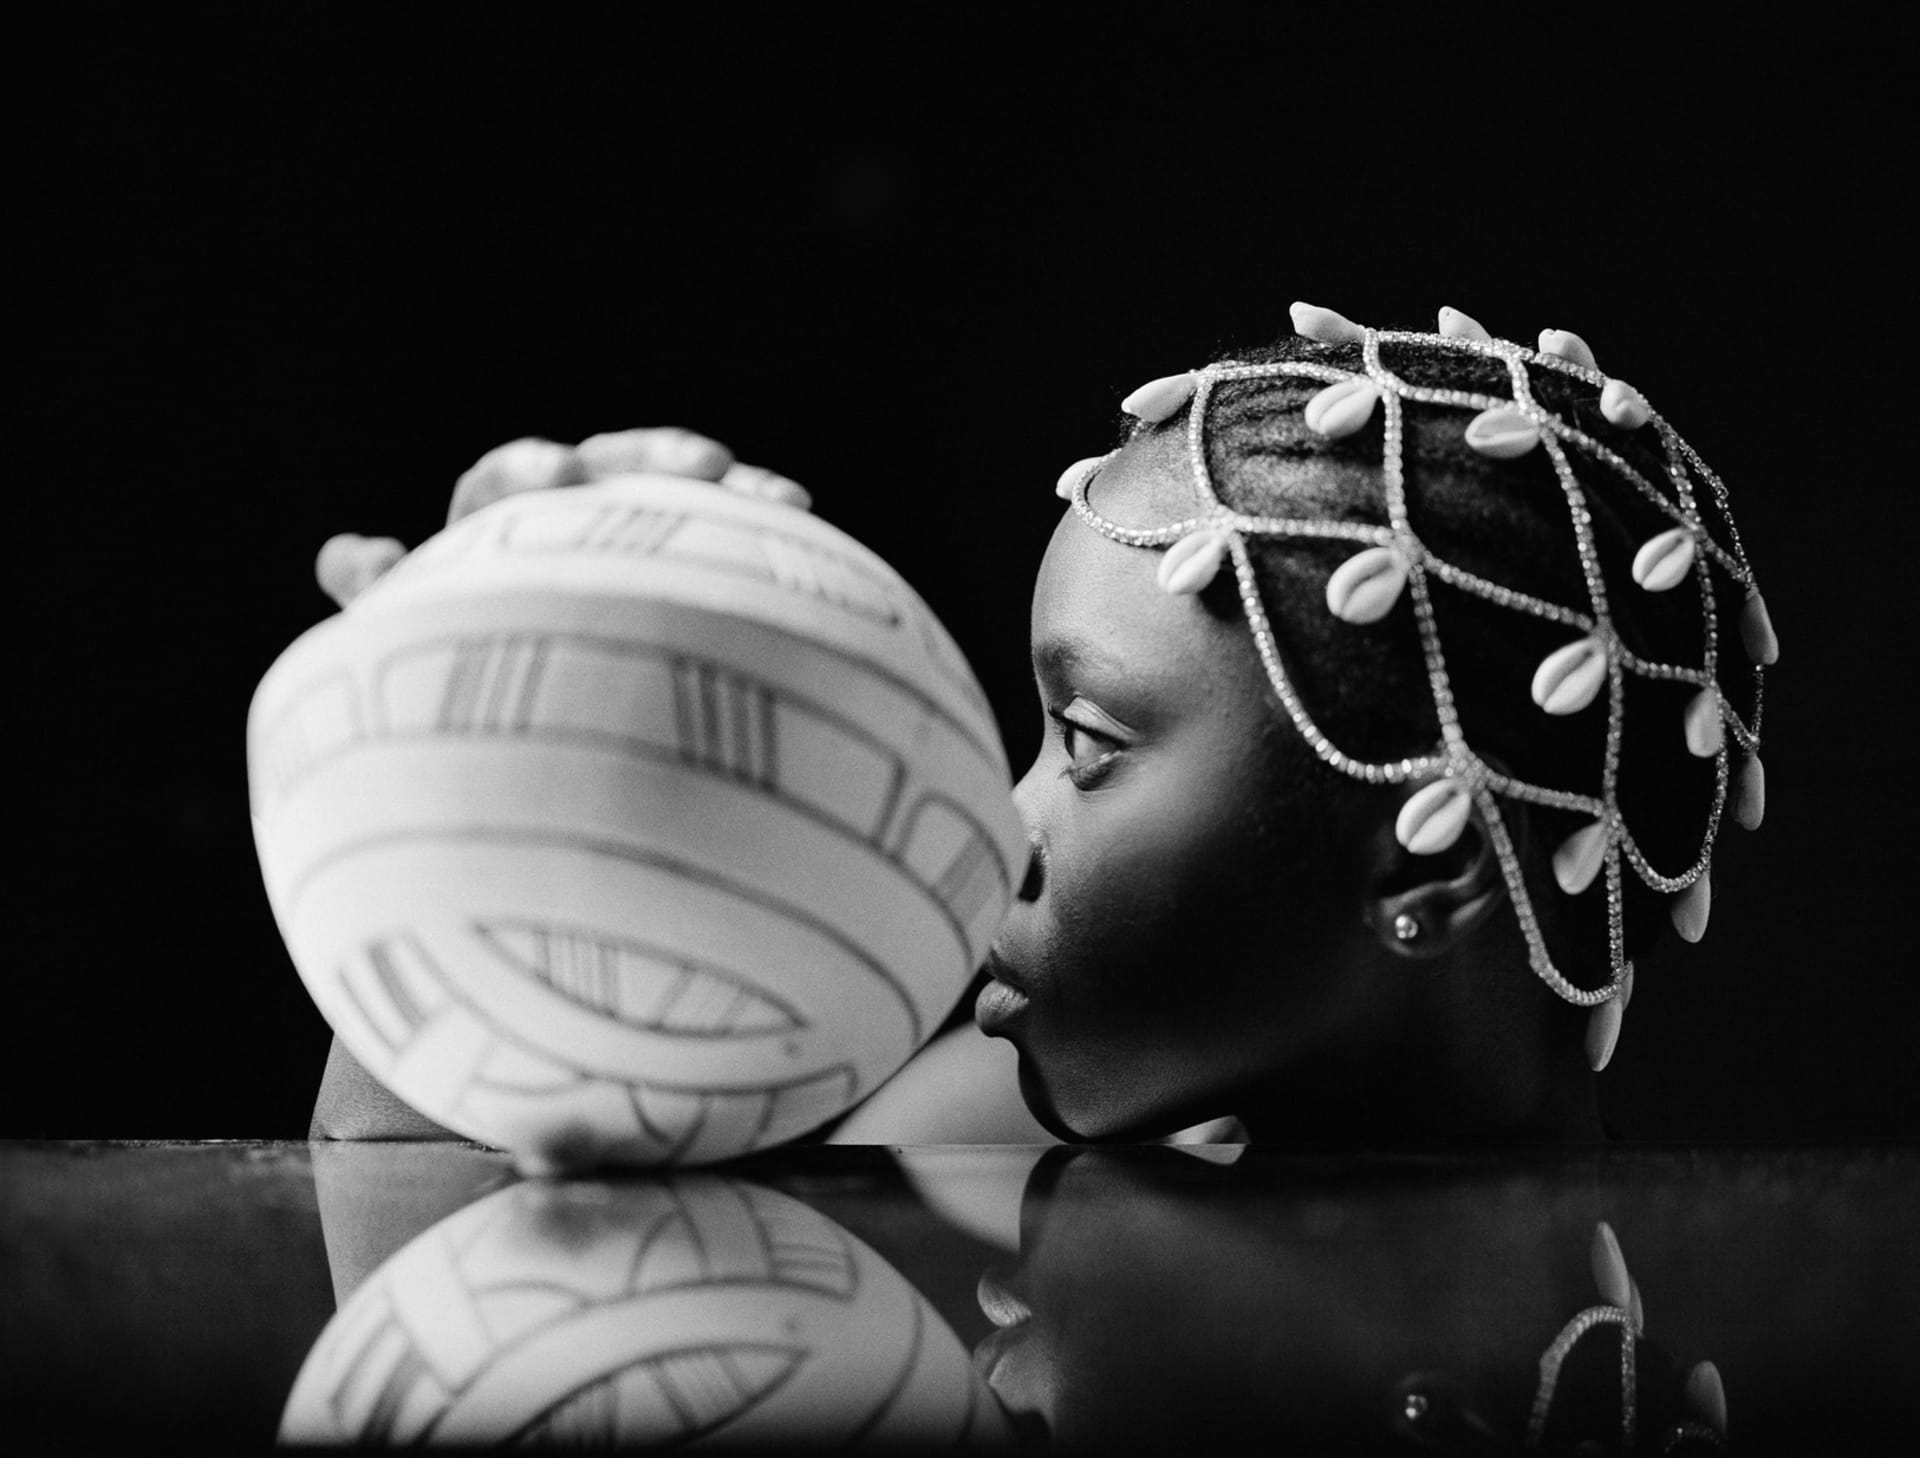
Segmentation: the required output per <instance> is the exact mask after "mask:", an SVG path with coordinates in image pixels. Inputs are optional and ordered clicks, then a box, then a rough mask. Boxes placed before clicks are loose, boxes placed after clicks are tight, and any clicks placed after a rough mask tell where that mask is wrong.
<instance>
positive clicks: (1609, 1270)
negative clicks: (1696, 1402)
mask: <svg viewBox="0 0 1920 1458" xmlns="http://www.w3.org/2000/svg"><path fill="white" fill-rule="evenodd" d="M1614 1001H1615V1002H1618V1001H1619V999H1618V998H1615V999H1614ZM1606 1006H1608V1004H1606V1003H1604V1002H1602V1003H1596V1004H1595V1005H1594V1008H1595V1011H1598V1010H1599V1009H1600V1008H1603V1007H1606ZM1587 1260H1588V1264H1589V1265H1590V1266H1591V1267H1592V1269H1593V1284H1594V1287H1595V1289H1597V1290H1598V1291H1599V1292H1600V1299H1601V1300H1602V1301H1604V1302H1606V1303H1607V1305H1609V1306H1625V1305H1627V1304H1628V1303H1629V1302H1630V1301H1631V1300H1632V1299H1633V1278H1632V1277H1631V1276H1629V1275H1628V1274H1627V1257H1626V1253H1625V1252H1624V1251H1622V1250H1621V1249H1620V1237H1619V1236H1617V1235H1615V1234H1614V1233H1613V1227H1612V1226H1611V1225H1609V1224H1607V1222H1606V1221H1604V1220H1602V1221H1600V1222H1599V1223H1598V1224H1596V1225H1595V1226H1594V1227H1593V1243H1592V1245H1590V1246H1589V1247H1588V1248H1587Z"/></svg>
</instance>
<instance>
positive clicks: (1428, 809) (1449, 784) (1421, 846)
mask: <svg viewBox="0 0 1920 1458" xmlns="http://www.w3.org/2000/svg"><path fill="white" fill-rule="evenodd" d="M1472 813H1473V796H1472V795H1471V794H1470V793H1469V792H1468V790H1467V787H1466V786H1465V785H1463V784H1461V783H1460V781H1458V780H1456V779H1451V778H1449V779H1440V780H1435V781H1434V782H1433V783H1432V784H1430V785H1426V786H1424V787H1422V788H1421V789H1419V790H1416V791H1414V793H1413V794H1412V795H1410V796H1408V798H1407V803H1406V804H1404V805H1402V806H1401V807H1400V814H1399V815H1398V817H1396V818H1395V820H1394V822H1393V834H1394V838H1395V839H1397V840H1398V841H1399V842H1400V844H1401V845H1403V846H1405V847H1406V848H1407V849H1408V850H1409V851H1411V852H1412V853H1413V854H1414V855H1416V856H1432V855H1438V854H1439V853H1440V852H1441V851H1443V850H1445V849H1447V847H1449V846H1451V845H1452V844H1453V843H1454V842H1455V841H1456V840H1458V839H1460V832H1461V831H1463V830H1465V829H1466V828H1467V817H1468V816H1470V815H1471V814H1472Z"/></svg>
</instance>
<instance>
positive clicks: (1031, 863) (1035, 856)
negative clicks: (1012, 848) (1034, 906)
mask: <svg viewBox="0 0 1920 1458" xmlns="http://www.w3.org/2000/svg"><path fill="white" fill-rule="evenodd" d="M1046 879H1047V853H1046V851H1045V850H1044V849H1043V848H1042V847H1041V845H1040V842H1039V841H1035V842H1034V843H1033V845H1032V848H1031V849H1030V850H1029V852H1028V855H1027V874H1026V875H1025V876H1023V877H1022V878H1021V881H1020V899H1021V900H1022V901H1038V900H1039V899H1040V887H1041V886H1042V885H1043V884H1044V883H1045V881H1046Z"/></svg>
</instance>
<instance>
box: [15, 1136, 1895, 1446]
mask: <svg viewBox="0 0 1920 1458" xmlns="http://www.w3.org/2000/svg"><path fill="white" fill-rule="evenodd" d="M1603 1222H1604V1224H1605V1227H1606V1229H1607V1230H1608V1231H1611V1232H1612V1233H1613V1236H1614V1240H1615V1242H1616V1243H1617V1246H1618V1248H1619V1251H1620V1254H1621V1256H1622V1257H1623V1262H1624V1266H1625V1268H1626V1269H1627V1270H1628V1271H1629V1272H1630V1280H1631V1288H1632V1289H1631V1293H1630V1296H1629V1299H1628V1301H1627V1302H1625V1303H1622V1304H1620V1305H1619V1306H1618V1307H1615V1306H1613V1305H1611V1304H1610V1303H1609V1301H1608V1300H1607V1290H1606V1283H1607V1281H1608V1280H1609V1278H1610V1277H1609V1272H1610V1270H1611V1269H1612V1267H1611V1266H1610V1265H1609V1263H1608V1260H1607V1258H1606V1257H1605V1255H1604V1254H1603V1255H1602V1256H1601V1257H1600V1258H1599V1259H1598V1260H1597V1261H1596V1257H1595V1254H1594V1251H1595V1246H1596V1242H1597V1241H1598V1243H1599V1244H1601V1245H1602V1246H1603V1247H1604V1244H1605V1236H1604V1235H1599V1234H1597V1232H1599V1229H1600V1226H1601V1224H1602V1223H1603ZM1917 1229H1920V1155H1917V1154H1916V1151H1915V1150H1914V1149H1912V1148H1909V1147H1870V1148H1754V1147H1742V1148H1723V1149H1644V1148H1611V1149H1606V1150H1602V1151H1598V1152H1582V1153H1554V1154H1547V1153H1530V1152H1524V1151H1523V1152H1517V1153H1515V1152H1503V1153H1497V1154H1496V1153H1488V1152H1462V1153H1427V1154H1402V1155H1394V1154H1365V1155H1361V1154H1355V1155H1338V1154H1328V1153H1312V1154H1303V1153H1298V1152H1292V1151H1287V1150H1283V1149H1276V1148H1266V1147H1254V1148H1251V1149H1245V1150H1241V1149H1237V1148H1230V1147H1202V1148H1199V1149H1197V1150H1191V1149H1188V1150H1180V1149H1168V1148H1152V1147H1149V1148H1135V1149H1120V1150H1092V1149H1066V1148H1056V1149H1053V1150H1043V1149H1038V1148H1033V1149H1029V1148H1015V1147H972V1148H964V1147H953V1148H915V1149H885V1148H845V1147H830V1146H804V1147H794V1148H790V1149H787V1150H783V1151H775V1152H772V1153H770V1154H767V1155H764V1156H760V1157H756V1158H754V1159H750V1160H747V1161H742V1162H739V1163H736V1164H731V1165H728V1166H726V1167H724V1168H722V1169H717V1170H703V1171H689V1172H682V1173H676V1174H671V1175H644V1174H634V1175H624V1176H621V1177H619V1178H613V1179H579V1180H566V1181H539V1180H532V1181H530V1180H522V1179H520V1178H518V1177H517V1176H516V1175H515V1173H514V1172H513V1169H512V1167H511V1165H510V1164H509V1163H508V1161H507V1160H506V1158H505V1157H504V1156H502V1155H500V1154H497V1153H495V1152H492V1151H489V1150H485V1149H481V1148H478V1147H475V1146H471V1145H464V1144H453V1143H441V1144H426V1143H416V1144H402V1143H388V1144H382V1143H364V1144H321V1143H316V1144H303V1143H285V1144H259V1143H216V1144H138V1145H134V1144H12V1145H4V1146H0V1321H3V1322H4V1353H3V1354H0V1381H4V1384H5V1404H6V1406H5V1411H4V1413H0V1435H10V1436H11V1439H12V1440H15V1441H17V1440H19V1439H21V1438H26V1439H29V1440H32V1442H34V1443H36V1444H39V1445H63V1444H64V1443H66V1442H67V1441H69V1440H90V1441H119V1440H127V1439H132V1440H137V1441H141V1442H152V1441H154V1439H155V1437H156V1435H160V1434H181V1433H187V1434H192V1435H194V1436H195V1437H197V1438H200V1439H203V1440H205V1439H215V1440H224V1441H230V1442H235V1443H241V1444H257V1445H261V1446H265V1445H267V1444H270V1443H272V1442H273V1441H274V1440H275V1438H276V1436H278V1437H281V1438H287V1439H299V1440H317V1441H348V1440H351V1441H369V1440H370V1441H375V1442H411V1441H418V1440H423V1439H424V1440H432V1441H439V1442H495V1441H500V1440H517V1441H557V1442H568V1443H576V1442H592V1443H596V1444H604V1443H608V1442H615V1443H624V1444H633V1445H639V1446H661V1447H675V1448H679V1447H685V1446H688V1445H692V1446H694V1447H696V1448H697V1447H700V1446H704V1445H716V1446H727V1445H730V1444H732V1445H741V1446H748V1447H756V1446H757V1447H766V1448H778V1447H781V1446H783V1445H786V1444H789V1443H798V1442H815V1443H818V1442H826V1443H831V1444H834V1445H842V1444H851V1445H852V1446H854V1447H864V1448H869V1449H877V1450H883V1451H885V1450H894V1449H902V1448H921V1447H951V1446H956V1445H958V1446H969V1447H972V1446H985V1447H996V1446H1005V1447H1010V1448H1015V1449H1018V1448H1027V1449H1035V1448H1041V1447H1047V1446H1055V1447H1061V1448H1066V1449H1077V1450H1082V1451H1109V1450H1112V1449H1115V1448H1119V1447H1150V1448H1153V1449H1155V1450H1158V1451H1182V1450H1191V1451H1210V1450H1212V1449H1213V1448H1216V1447H1218V1446H1219V1445H1220V1444H1221V1443H1222V1442H1223V1441H1224V1440H1244V1439H1249V1438H1257V1439H1260V1440H1261V1441H1262V1443H1263V1445H1264V1446H1267V1447H1268V1448H1269V1449H1271V1446H1272V1444H1273V1443H1275V1442H1277V1441H1278V1440H1280V1439H1282V1438H1292V1439H1298V1440H1301V1447H1302V1449H1303V1450H1304V1451H1315V1452H1342V1451H1357V1452H1370V1451H1397V1450H1399V1449H1402V1448H1404V1449H1405V1450H1406V1451H1423V1450H1431V1449H1434V1448H1438V1449H1440V1450H1441V1451H1446V1450H1448V1447H1449V1445H1452V1446H1454V1447H1455V1448H1457V1449H1458V1450H1460V1451H1483V1450H1484V1451H1504V1450H1520V1449H1523V1448H1524V1447H1525V1446H1526V1443H1527V1441H1528V1437H1529V1432H1530V1429H1531V1430H1535V1431H1537V1434H1538V1436H1539V1438H1540V1440H1541V1443H1542V1445H1543V1447H1544V1449H1545V1450H1546V1451H1568V1452H1571V1451H1574V1450H1575V1449H1576V1448H1577V1446H1578V1445H1579V1444H1580V1443H1581V1442H1591V1443H1597V1444H1598V1445H1599V1446H1598V1447H1597V1448H1592V1449H1589V1450H1587V1451H1595V1452H1615V1451H1621V1450H1622V1449H1623V1446H1624V1444H1625V1442H1626V1441H1627V1440H1628V1439H1630V1440H1631V1442H1632V1444H1633V1449H1632V1450H1633V1451H1636V1452H1661V1451H1712V1450H1713V1448H1712V1445H1710V1444H1709V1443H1708V1442H1707V1440H1706V1435H1704V1434H1702V1435H1700V1437H1699V1441H1698V1443H1697V1445H1696V1446H1692V1447H1689V1446H1686V1445H1680V1446H1676V1447H1673V1448H1671V1449H1668V1448H1667V1447H1666V1445H1667V1443H1668V1442H1669V1440H1670V1439H1673V1438H1674V1437H1675V1436H1676V1435H1677V1434H1679V1433H1681V1432H1683V1431H1693V1432H1695V1433H1699V1429H1698V1426H1697V1424H1698V1422H1699V1420H1700V1413H1701V1404H1700V1400H1699V1398H1698V1397H1697V1395H1696V1397H1694V1398H1693V1399H1689V1398H1688V1397H1687V1396H1686V1386H1687V1375H1688V1373H1689V1371H1690V1370H1691V1369H1692V1367H1693V1365H1694V1364H1695V1363H1697V1362H1698V1361H1700V1360H1701V1359H1703V1358H1709V1359H1711V1360H1712V1361H1713V1363H1714V1364H1715V1367H1716V1369H1717V1371H1718V1373H1719V1374H1720V1376H1721V1379H1722V1384H1723V1388H1724V1392H1725V1394H1726V1405H1727V1414H1728V1420H1729V1421H1728V1435H1729V1438H1730V1447H1731V1449H1732V1450H1733V1451H1740V1452H1757V1453H1765V1452H1782V1453H1787V1452H1792V1453H1835V1452H1861V1451H1874V1449H1875V1445H1876V1444H1878V1443H1880V1442H1883V1441H1893V1442H1896V1443H1898V1442H1899V1439H1900V1437H1901V1435H1904V1434H1905V1433H1906V1431H1907V1430H1908V1429H1910V1428H1913V1427H1915V1426H1917V1425H1920V1412H1916V1411H1915V1410H1914V1409H1913V1408H1912V1406H1911V1404H1910V1401H1909V1399H1910V1396H1911V1394H1912V1391H1913V1388H1914V1383H1915V1378H1916V1376H1917V1375H1920V1236H1917V1235H1916V1230H1917ZM1622 1289H1623V1290H1624V1289H1625V1288H1622ZM1593 1309H1598V1310H1600V1311H1601V1312H1603V1313H1606V1312H1616V1313H1617V1314H1618V1315H1620V1316H1624V1317H1625V1319H1626V1320H1627V1321H1628V1322H1631V1321H1632V1320H1633V1319H1634V1318H1635V1317H1637V1318H1638V1319H1639V1322H1640V1332H1641V1335H1640V1338H1639V1339H1638V1340H1636V1341H1632V1342H1624V1341H1623V1333H1624V1332H1625V1330H1626V1329H1627V1328H1626V1327H1625V1326H1623V1325H1622V1324H1620V1321H1618V1320H1616V1319H1613V1318H1610V1317H1608V1316H1606V1315H1604V1314H1603V1315H1602V1316H1601V1317H1600V1318H1599V1319H1598V1320H1597V1321H1595V1322H1594V1324H1593V1325H1592V1329H1591V1330H1584V1331H1583V1330H1581V1329H1580V1322H1579V1320H1578V1319H1579V1318H1580V1316H1581V1313H1582V1312H1583V1311H1589V1310H1593ZM1589 1320H1593V1319H1592V1318H1589ZM1556 1343H1558V1344H1559V1346H1561V1347H1564V1348H1565V1351H1564V1355H1563V1356H1562V1357H1560V1358H1559V1359H1558V1360H1555V1359H1553V1358H1551V1357H1549V1353H1550V1352H1552V1351H1554V1350H1555V1348H1556ZM1543 1357H1547V1358H1548V1361H1547V1362H1546V1363H1545V1365H1543ZM1629 1359H1630V1360H1629ZM1629 1366H1630V1367H1631V1371H1632V1381H1631V1382H1630V1383H1629V1382H1627V1381H1626V1380H1625V1378H1626V1376H1627V1368H1628V1367H1629ZM1549 1369H1551V1370H1549ZM1543 1394H1544V1395H1543ZM1629 1406H1630V1407H1631V1412H1632V1415H1631V1418H1629V1416H1628V1408H1629ZM1689 1422H1691V1423H1694V1424H1696V1426H1695V1427H1694V1428H1692V1429H1683V1427H1682V1426H1681V1425H1682V1424H1685V1423H1689ZM1282 1446H1284V1445H1282ZM1899 1446H1906V1445H1905V1444H1904V1443H1899Z"/></svg>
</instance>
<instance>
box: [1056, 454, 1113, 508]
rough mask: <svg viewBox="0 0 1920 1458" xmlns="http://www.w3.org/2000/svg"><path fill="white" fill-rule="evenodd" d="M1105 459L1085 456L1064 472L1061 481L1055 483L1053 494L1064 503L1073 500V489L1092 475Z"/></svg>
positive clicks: (1103, 457)
mask: <svg viewBox="0 0 1920 1458" xmlns="http://www.w3.org/2000/svg"><path fill="white" fill-rule="evenodd" d="M1105 459H1106V457H1105V456H1085V457H1082V458H1081V459H1080V460H1077V461H1075V462H1074V463H1073V464H1072V465H1071V466H1068V467H1067V469H1066V470H1064V471H1062V472H1061V473H1060V479H1059V480H1058V481H1056V482H1054V483H1053V494H1054V495H1055V496H1058V497H1059V498H1060V499H1061V500H1062V501H1071V500H1073V488H1074V487H1076V486H1078V485H1079V484H1080V481H1081V478H1082V477H1085V476H1088V475H1091V474H1092V472H1093V468H1094V467H1095V466H1097V465H1099V464H1100V463H1101V462H1102V461H1104V460H1105Z"/></svg>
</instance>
